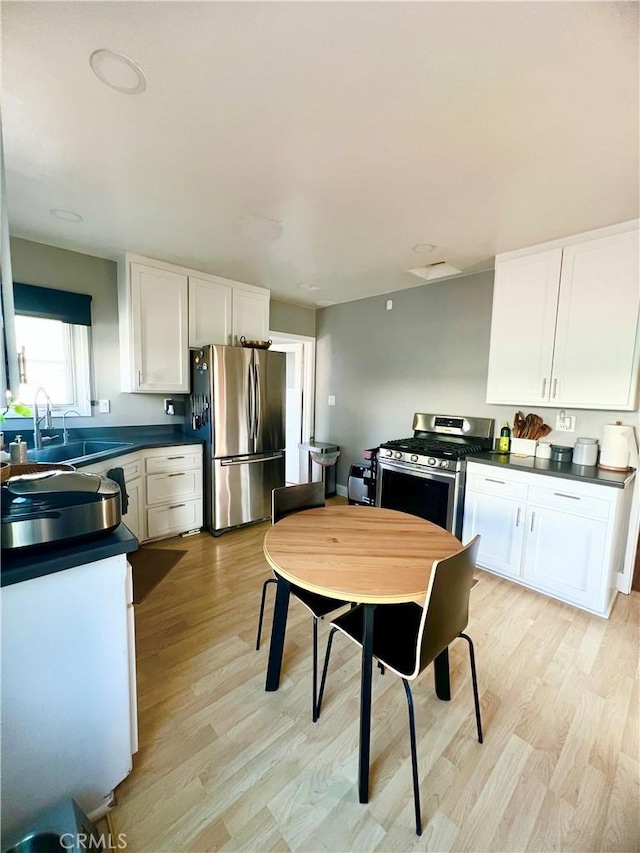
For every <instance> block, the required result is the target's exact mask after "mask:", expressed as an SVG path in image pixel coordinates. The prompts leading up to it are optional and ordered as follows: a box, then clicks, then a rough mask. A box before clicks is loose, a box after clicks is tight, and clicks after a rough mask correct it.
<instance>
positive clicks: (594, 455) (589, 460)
mask: <svg viewBox="0 0 640 853" xmlns="http://www.w3.org/2000/svg"><path fill="white" fill-rule="evenodd" d="M597 461H598V439H597V438H577V439H576V444H575V447H574V448H573V464H574V465H595V464H596V462H597Z"/></svg>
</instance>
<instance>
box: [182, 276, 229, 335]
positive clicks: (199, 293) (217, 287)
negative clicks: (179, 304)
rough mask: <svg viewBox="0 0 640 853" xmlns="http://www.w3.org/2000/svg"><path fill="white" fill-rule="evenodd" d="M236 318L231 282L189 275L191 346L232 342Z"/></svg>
mask: <svg viewBox="0 0 640 853" xmlns="http://www.w3.org/2000/svg"><path fill="white" fill-rule="evenodd" d="M232 316H233V287H232V286H231V283H230V282H228V281H225V280H224V279H212V278H207V279H204V278H197V277H196V276H192V275H190V276H189V346H191V347H202V346H204V345H205V344H228V343H231V335H232V328H233V327H232V325H231V322H232Z"/></svg>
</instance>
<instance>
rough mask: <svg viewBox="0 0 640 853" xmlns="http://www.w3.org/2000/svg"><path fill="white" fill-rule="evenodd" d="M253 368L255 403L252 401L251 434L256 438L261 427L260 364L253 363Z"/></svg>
mask: <svg viewBox="0 0 640 853" xmlns="http://www.w3.org/2000/svg"><path fill="white" fill-rule="evenodd" d="M253 370H254V376H255V382H254V390H255V395H256V396H255V403H254V424H255V430H254V433H253V435H254V437H255V438H257V437H258V435H259V434H260V428H261V424H260V422H261V420H262V409H261V400H260V397H261V394H260V365H259V364H254V365H253Z"/></svg>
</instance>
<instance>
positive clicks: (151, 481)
mask: <svg viewBox="0 0 640 853" xmlns="http://www.w3.org/2000/svg"><path fill="white" fill-rule="evenodd" d="M201 494H202V474H201V471H200V469H195V470H193V469H192V470H190V471H173V472H171V473H169V474H148V475H147V503H148V504H158V503H170V502H172V501H173V500H174V499H175V498H184V497H198V496H199V495H201Z"/></svg>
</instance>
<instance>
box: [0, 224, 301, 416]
mask: <svg viewBox="0 0 640 853" xmlns="http://www.w3.org/2000/svg"><path fill="white" fill-rule="evenodd" d="M11 259H12V265H13V278H14V281H21V282H24V283H25V284H38V285H41V286H43V287H53V288H57V289H60V290H70V291H73V292H75V293H88V294H90V295H91V296H92V297H93V299H92V302H91V319H92V326H91V334H92V349H93V371H94V388H93V392H94V398H95V399H96V400H97V399H107V400H111V412H110V414H108V415H100V414H97V410H96V413H95V414H94V416H93V417H91V418H82V419H77V420H76V419H74V425H77V426H81V425H82V426H121V425H131V424H165V425H172V424H175V423H180V422H181V421H182V418H179V417H171V416H169V415H165V414H164V411H163V399H164V397H165V396H166V394H129V393H122V392H121V391H120V348H119V343H118V290H117V270H116V264H115V262H114V261H108V260H105V259H103V258H96V257H93V256H91V255H83V254H80V253H79V252H71V251H68V250H67V249H58V248H55V247H53V246H46V245H44V244H42V243H34V242H31V241H29V240H22V239H19V238H16V237H12V238H11ZM271 311H272V322H271V325H270V328H272V329H274V330H277V331H280V332H289V333H291V334H301V335H314V334H315V311H314V310H313V309H307V308H302V307H299V306H295V305H288V304H284V303H277V302H272V304H271ZM274 322H275V323H276V325H275V326H274V325H273V323H274ZM7 426H8V428H9V424H8V425H7ZM11 426H12V424H11Z"/></svg>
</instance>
